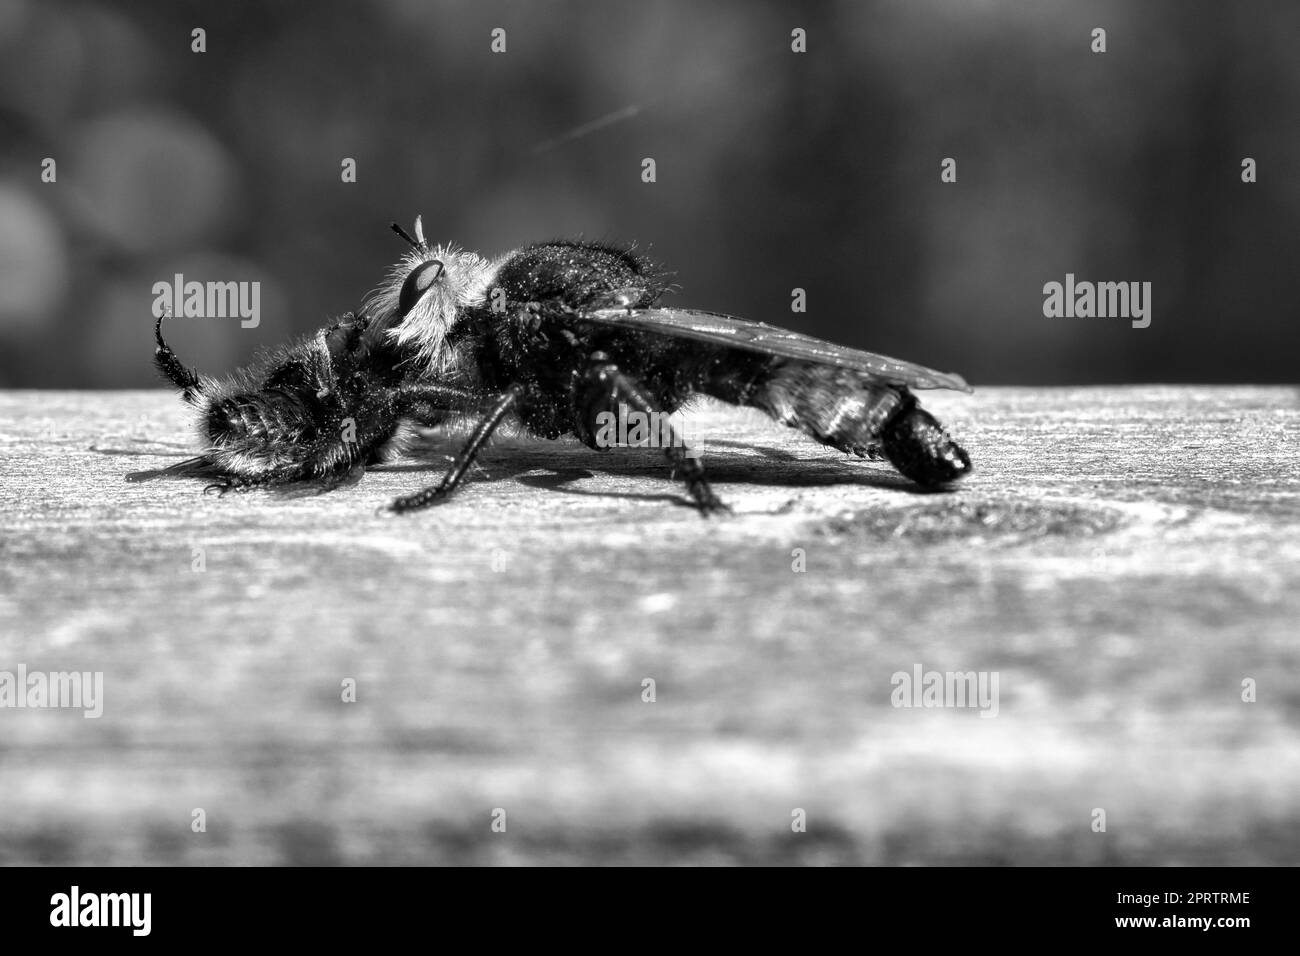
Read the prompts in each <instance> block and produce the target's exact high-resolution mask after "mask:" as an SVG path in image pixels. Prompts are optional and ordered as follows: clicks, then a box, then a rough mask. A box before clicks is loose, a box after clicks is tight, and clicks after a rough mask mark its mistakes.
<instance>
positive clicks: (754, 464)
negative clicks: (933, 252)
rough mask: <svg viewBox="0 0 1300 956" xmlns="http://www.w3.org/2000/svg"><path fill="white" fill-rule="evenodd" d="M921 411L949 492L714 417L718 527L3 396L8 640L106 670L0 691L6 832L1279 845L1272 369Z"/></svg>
mask: <svg viewBox="0 0 1300 956" xmlns="http://www.w3.org/2000/svg"><path fill="white" fill-rule="evenodd" d="M926 404H927V406H928V407H930V408H932V409H934V410H935V411H936V412H937V413H938V414H939V415H940V417H941V418H942V419H943V420H944V421H945V423H946V424H948V425H949V426H950V427H951V428H952V430H953V431H954V432H955V433H956V434H957V435H958V436H959V437H960V438H961V439H962V440H963V442H964V444H965V445H966V447H967V448H968V450H969V451H970V453H971V456H972V458H973V459H974V461H975V464H976V468H977V471H976V473H975V474H974V475H973V476H972V477H971V478H970V479H969V480H968V481H966V482H965V483H964V484H963V485H962V486H961V488H960V489H959V490H958V491H957V492H955V493H952V494H921V493H917V492H915V491H914V490H912V489H911V488H909V487H908V486H907V485H906V483H905V482H904V481H903V480H902V479H900V478H898V477H897V476H896V475H894V474H893V473H892V472H891V471H890V470H889V469H888V467H887V466H886V465H883V464H875V463H863V462H858V461H855V460H848V459H845V458H843V457H841V456H839V455H837V454H835V453H832V452H829V451H827V450H825V449H822V448H820V447H818V446H816V445H814V444H812V443H810V442H808V441H806V440H803V439H801V438H799V437H798V436H796V435H795V434H794V433H792V432H788V431H787V430H785V429H783V428H781V427H779V426H776V425H773V424H771V423H769V422H767V421H766V420H764V419H762V418H761V417H759V416H757V415H755V414H751V413H747V412H742V411H737V410H734V409H726V408H720V407H709V408H705V409H702V410H700V411H699V412H698V413H696V414H693V415H692V416H691V417H690V418H689V419H688V429H689V434H690V437H691V438H692V440H693V441H694V442H695V443H697V444H702V445H703V450H704V454H705V461H706V463H707V464H708V466H709V468H710V470H711V472H712V474H713V476H714V478H715V482H716V487H717V489H718V491H719V493H720V494H721V495H722V496H723V497H724V498H725V499H726V500H727V501H728V502H729V503H731V504H732V505H733V507H734V508H735V511H736V514H735V515H734V516H732V517H728V518H723V519H720V520H710V521H704V520H701V519H700V518H699V517H698V516H697V515H696V514H695V513H694V512H693V511H691V510H689V509H688V508H685V507H681V506H679V502H680V501H681V500H682V496H681V492H680V489H679V488H678V487H677V485H675V484H674V483H673V482H670V481H669V480H668V477H667V473H666V469H665V468H664V467H663V466H662V465H661V463H660V461H659V458H658V456H657V454H656V453H654V452H650V451H642V450H638V451H628V452H610V453H606V454H603V455H601V454H597V453H595V452H591V451H588V450H586V449H583V448H581V447H579V446H577V445H576V444H573V443H567V442H566V443H532V442H527V441H522V440H518V439H506V440H503V441H500V442H498V443H497V444H496V445H495V446H494V447H493V448H492V449H490V450H489V452H488V453H487V455H486V456H485V458H484V461H483V468H484V473H480V474H478V475H476V476H475V477H474V480H473V481H472V483H471V484H470V485H468V486H467V487H466V488H465V490H464V492H463V494H462V495H461V496H460V497H459V498H458V499H457V500H455V501H454V502H453V503H452V504H450V505H448V506H445V507H443V508H440V509H437V510H434V511H430V512H427V513H422V514H419V515H414V516H409V517H404V518H395V517H384V516H378V515H376V513H375V509H376V507H377V506H378V505H380V504H382V503H384V502H386V501H387V500H388V499H390V498H392V497H393V496H395V495H397V494H399V493H402V492H405V491H409V490H412V489H414V488H417V487H419V486H421V485H422V484H424V483H428V482H430V481H432V480H434V479H435V478H436V476H437V473H438V472H439V471H440V470H441V468H442V466H443V464H444V462H443V460H442V459H441V457H440V456H442V455H445V454H447V453H449V452H450V451H451V450H453V449H454V446H455V439H434V440H432V441H431V442H430V443H429V445H428V446H427V447H426V448H425V449H424V451H425V452H426V453H427V454H428V455H430V456H432V458H433V460H432V461H425V462H423V463H422V462H415V461H410V462H405V463H401V464H397V465H394V466H389V467H387V468H385V469H384V470H380V471H374V472H371V473H370V474H368V475H367V476H366V477H365V478H364V480H363V481H362V482H361V483H360V484H358V485H356V486H355V487H351V488H347V489H343V490H341V491H337V492H334V493H331V494H328V495H324V496H316V497H283V496H272V495H268V494H266V493H262V492H252V493H246V494H239V495H228V496H226V497H225V498H224V499H219V498H217V497H215V496H208V497H204V496H203V495H202V494H201V493H200V490H201V489H200V486H199V485H198V484H195V483H192V482H184V481H172V482H154V483H150V484H128V483H126V482H124V481H123V479H122V476H123V474H124V473H126V472H128V471H133V470H137V469H141V468H149V467H159V466H160V465H162V464H165V463H167V462H169V461H172V460H175V458H177V457H180V456H182V455H183V454H184V451H185V446H187V443H188V442H189V441H190V435H189V433H188V430H187V423H186V416H185V413H184V411H183V410H182V408H181V406H180V403H179V402H178V401H177V399H176V398H175V397H174V396H172V395H170V394H165V393H163V392H131V393H33V392H25V393H12V392H11V393H3V394H0V441H3V449H0V451H2V452H3V454H2V455H0V502H2V505H0V507H2V508H3V545H2V546H0V670H6V669H7V670H13V669H14V668H15V666H16V665H17V664H19V663H22V664H25V665H26V666H27V668H28V669H29V670H44V671H53V670H83V671H84V670H90V671H95V670H99V671H103V673H104V683H105V690H104V696H105V710H104V715H103V717H102V718H100V719H98V720H87V719H83V718H82V716H81V714H80V713H79V712H73V711H53V710H46V711H40V710H12V709H0V860H2V861H3V862H7V863H40V862H67V863H93V864H100V863H122V864H134V863H195V864H201V863H465V862H481V863H527V862H539V861H546V862H561V863H569V862H597V863H625V862H646V863H659V862H690V863H714V862H762V863H768V862H771V863H837V862H863V863H917V862H929V863H935V862H944V863H948V862H1019V863H1084V864H1093V863H1124V864H1133V863H1192V862H1204V863H1259V862H1270V863H1296V862H1300V746H1298V744H1300V739H1298V734H1297V731H1298V729H1300V683H1298V681H1297V677H1298V676H1300V667H1298V665H1300V641H1298V640H1297V638H1298V637H1300V495H1298V494H1297V492H1298V491H1300V479H1298V478H1297V470H1296V465H1297V453H1296V452H1297V447H1300V446H1298V445H1297V442H1300V411H1298V408H1300V402H1297V395H1296V390H1294V389H1289V388H1154V387H1152V388H1108V389H1005V388H1004V389H996V388H989V389H981V390H980V391H979V392H978V393H977V394H976V395H975V396H973V397H970V398H966V397H962V396H948V395H933V396H926ZM157 442H168V443H173V444H174V445H177V446H182V447H175V448H173V447H168V446H165V445H159V444H157ZM92 446H94V449H95V450H92ZM173 456H175V457H173ZM195 548H201V549H203V555H204V560H205V562H206V570H204V571H201V572H197V571H194V570H192V566H193V561H194V554H195V552H194V550H193V549H195ZM796 548H802V549H804V552H805V554H806V562H807V570H806V572H805V573H795V572H793V571H792V562H793V561H794V560H795V559H794V558H793V557H792V552H793V551H794V549H796ZM494 568H495V569H494ZM916 664H920V665H922V666H923V667H924V668H925V669H927V670H930V669H934V670H960V671H967V670H977V671H979V670H985V671H997V672H998V673H999V675H1000V707H999V713H998V716H997V717H996V718H994V719H980V718H979V717H977V715H976V713H975V712H973V711H971V710H962V709H955V708H948V709H939V710H924V709H901V708H894V707H892V706H891V704H890V696H891V692H892V689H893V688H892V686H891V675H892V674H894V673H895V672H897V671H909V672H910V671H911V670H912V668H913V667H914V665H916ZM346 678H354V679H355V680H356V681H357V698H358V699H357V702H356V703H344V702H343V701H342V700H341V684H342V682H343V681H344V679H346ZM645 678H653V679H654V680H655V682H656V700H655V702H654V703H645V702H643V701H642V681H643V679H645ZM1245 678H1254V679H1255V680H1256V681H1257V684H1258V700H1257V702H1255V703H1244V702H1243V701H1242V699H1241V693H1242V686H1241V682H1242V680H1243V679H1245ZM200 807H201V808H203V809H204V811H205V813H206V819H207V832H205V833H194V832H192V830H191V819H192V811H193V810H194V809H195V808H200ZM498 807H499V808H504V809H505V810H506V820H507V830H506V832H505V833H493V832H491V826H490V825H491V821H492V812H493V809H494V808H498ZM794 808H803V809H804V810H805V811H806V813H807V821H808V827H807V832H806V833H793V832H791V825H790V824H791V811H792V810H793V809H794ZM1094 808H1103V809H1105V810H1106V814H1107V826H1106V832H1105V833H1095V832H1093V831H1092V828H1091V824H1092V821H1093V816H1092V812H1093V809H1094Z"/></svg>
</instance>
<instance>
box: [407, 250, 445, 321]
mask: <svg viewBox="0 0 1300 956" xmlns="http://www.w3.org/2000/svg"><path fill="white" fill-rule="evenodd" d="M442 273H443V266H442V262H441V260H438V259H430V260H429V261H428V262H422V263H420V264H419V265H418V266H416V267H415V268H414V269H412V270H411V274H410V275H409V276H407V277H406V281H404V282H403V283H402V294H401V296H400V297H399V298H398V301H397V310H398V311H399V312H400V313H402V315H405V314H406V313H407V312H410V311H411V309H412V308H413V307H414V306H415V303H417V302H419V301H420V299H421V298H423V297H424V294H425V293H426V292H428V291H429V289H430V288H432V287H433V286H434V285H435V284H436V283H437V282H438V280H439V279H441V278H442Z"/></svg>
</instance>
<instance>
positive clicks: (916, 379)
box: [578, 308, 971, 392]
mask: <svg viewBox="0 0 1300 956" xmlns="http://www.w3.org/2000/svg"><path fill="white" fill-rule="evenodd" d="M578 318H579V319H581V320H583V321H587V322H594V323H597V324H599V325H607V326H614V327H619V328H628V329H636V330H638V331H643V332H652V333H655V334H658V335H670V336H673V337H674V338H683V339H696V340H698V341H701V342H713V343H717V344H719V345H730V346H731V347H733V348H738V349H747V350H748V351H751V352H762V353H763V354H765V355H779V356H782V357H784V358H792V359H800V360H802V361H805V362H815V363H817V364H819V365H834V366H838V367H840V368H848V369H853V370H855V371H858V372H862V373H864V374H866V375H868V376H870V377H871V378H873V379H875V380H876V381H879V382H880V383H881V384H884V385H895V386H898V385H906V386H907V387H909V388H951V389H956V390H957V391H959V392H969V391H971V387H970V386H969V385H967V384H966V380H965V379H964V378H962V377H961V376H960V375H956V374H954V373H951V372H936V371H935V370H934V369H931V368H926V367H925V366H924V365H914V364H913V363H911V362H904V361H902V360H901V359H895V358H890V357H889V356H887V355H876V354H875V353H874V352H862V351H859V350H858V349H851V348H847V347H845V346H843V345H835V344H833V343H831V342H826V341H823V340H822V339H815V338H813V337H812V336H811V335H800V334H799V333H798V332H791V331H790V330H788V329H782V328H779V327H777V326H775V325H767V324H765V323H763V322H751V321H749V320H748V319H740V318H737V317H735V316H734V315H723V314H722V313H720V312H701V311H698V310H696V309H661V308H655V309H594V310H592V311H589V312H583V313H582V314H581V315H580V316H578Z"/></svg>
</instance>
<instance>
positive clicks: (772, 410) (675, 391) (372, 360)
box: [143, 218, 971, 515]
mask: <svg viewBox="0 0 1300 956" xmlns="http://www.w3.org/2000/svg"><path fill="white" fill-rule="evenodd" d="M393 229H394V230H395V231H396V232H397V233H398V234H399V235H401V236H402V238H403V239H404V240H406V242H407V243H408V244H409V245H410V247H411V251H410V252H408V253H407V254H406V256H405V257H404V258H403V259H402V260H401V261H400V262H399V263H398V264H397V266H396V267H395V268H394V269H393V270H392V271H391V272H390V274H389V276H388V277H387V279H386V281H385V282H384V283H383V284H382V285H381V286H380V288H379V289H378V290H377V291H376V292H375V293H373V294H372V295H371V297H370V298H369V299H368V300H367V301H366V303H365V304H364V306H363V308H362V309H361V311H360V312H358V313H355V314H349V315H347V316H345V317H344V318H343V319H342V320H340V321H339V322H336V323H334V324H333V325H331V326H329V327H327V328H326V329H323V330H322V331H321V332H319V333H317V335H316V336H315V337H313V338H312V339H309V340H308V341H306V342H304V343H301V344H299V345H298V346H295V347H292V348H290V349H288V350H285V351H284V352H282V353H280V354H278V355H276V356H274V357H273V358H272V359H271V360H269V361H267V362H265V363H263V364H262V365H261V366H259V367H258V368H256V369H254V370H253V371H250V372H243V373H240V374H239V375H237V376H235V378H233V379H230V380H227V381H222V382H218V381H214V380H210V379H200V378H199V377H198V376H197V375H195V374H194V373H193V372H192V371H190V370H189V369H187V368H186V367H185V366H184V365H183V364H182V363H181V362H180V361H179V360H178V359H177V358H176V356H175V355H174V354H173V353H172V351H171V349H170V348H169V347H168V346H167V345H166V343H165V342H164V341H163V339H162V335H161V330H160V328H161V327H160V326H159V327H158V328H157V329H156V335H157V342H158V345H157V350H156V364H157V365H158V367H159V369H160V370H161V371H162V373H163V375H164V376H166V377H167V378H168V379H169V380H170V381H171V382H172V383H173V384H175V385H176V386H177V387H178V388H180V389H181V391H182V395H183V397H184V398H185V399H186V400H187V401H189V402H191V403H192V404H195V405H197V406H198V407H199V409H200V425H201V429H200V430H201V432H202V433H203V439H204V441H205V443H206V445H207V450H206V451H205V452H204V453H203V454H202V455H201V456H199V457H198V458H193V459H190V460H188V461H185V462H181V463H179V464H178V465H173V466H172V467H171V468H167V469H163V470H162V471H161V472H149V473H144V474H143V477H153V476H155V475H158V474H169V475H189V476H194V477H207V478H211V479H213V480H214V482H215V483H216V485H217V487H218V488H220V489H221V490H225V489H227V488H231V487H244V486H249V485H282V484H288V483H292V482H299V481H313V482H318V483H321V484H324V485H327V486H328V485H333V484H338V483H341V482H342V481H343V480H350V479H353V478H355V477H359V475H360V472H361V471H362V470H364V468H365V467H366V466H367V465H369V464H373V463H375V462H377V461H380V460H383V459H384V457H386V455H387V454H389V453H390V452H391V451H392V449H393V447H394V445H395V444H398V443H399V440H400V439H399V435H400V432H399V426H400V425H401V424H402V423H404V422H407V421H410V422H414V423H415V424H420V425H426V426H436V425H440V424H442V423H444V422H445V421H446V420H447V419H448V418H450V417H452V416H464V415H469V416H471V417H472V418H473V419H474V421H475V424H474V427H473V429H472V431H471V433H470V436H469V438H468V440H467V441H466V443H465V445H464V446H463V448H462V449H461V451H460V453H459V454H458V455H456V457H455V459H454V460H453V461H452V464H451V466H450V467H449V469H448V470H447V472H446V474H445V475H444V476H443V478H442V480H441V481H439V482H438V483H437V484H436V485H433V486H431V487H428V488H425V489H423V490H421V491H418V492H416V493H414V494H411V495H407V496H405V497H402V498H398V499H397V500H395V501H394V502H392V504H391V505H390V506H389V510H391V511H395V512H409V511H415V510H418V509H420V508H425V507H428V506H430V505H434V504H437V503H439V502H441V501H444V500H445V499H446V498H447V497H448V496H449V495H450V494H451V493H452V492H453V491H454V490H455V489H456V487H457V486H458V485H459V484H460V483H461V481H462V479H463V478H464V477H465V475H466V473H467V472H468V471H469V469H470V467H471V466H472V465H473V463H474V461H475V459H476V458H477V456H478V454H479V452H480V451H481V450H482V448H483V446H484V445H485V444H486V443H487V441H488V440H489V439H490V438H491V436H492V433H493V432H494V431H495V430H496V429H497V427H498V426H500V425H501V423H502V422H504V421H506V420H513V421H515V422H517V423H518V424H520V425H522V426H523V428H524V429H525V431H527V432H528V433H530V434H532V435H534V436H538V437H541V438H549V439H556V438H560V437H562V436H565V435H574V436H576V437H577V438H578V439H579V440H580V441H582V442H583V443H584V444H586V445H587V446H589V447H591V448H595V449H600V450H604V447H605V443H603V442H601V441H599V440H598V434H599V428H598V422H599V421H601V420H602V419H601V416H602V415H603V414H617V413H618V412H619V411H620V410H621V409H630V410H634V411H636V412H640V413H643V414H646V415H653V414H655V413H659V414H660V415H667V414H670V413H672V412H674V411H676V410H677V409H678V408H680V407H681V406H682V405H683V404H684V403H686V402H687V401H689V400H690V399H692V398H693V397H696V396H700V395H707V396H712V397H713V398H717V399H720V400H722V401H724V402H729V403H731V404H734V405H744V406H749V407H752V408H757V409H760V410H762V411H764V412H766V413H767V414H768V415H770V416H771V417H773V418H775V419H776V420H777V421H780V422H782V423H784V424H786V425H789V426H791V427H793V428H797V429H798V430H800V431H802V432H803V433H805V434H807V435H809V436H811V437H812V438H815V439H816V440H817V441H819V442H821V443H822V444H825V445H829V446H830V447H832V448H836V449H838V450H840V451H844V452H848V453H851V454H855V455H858V456H861V457H870V458H876V459H878V458H884V459H887V460H888V461H889V462H890V463H891V464H892V465H893V466H894V467H895V468H897V469H898V470H899V471H900V472H902V473H903V474H904V475H905V476H907V477H908V478H910V479H912V480H913V481H915V482H916V483H918V484H920V485H923V486H926V487H937V486H943V485H946V484H948V483H950V482H953V481H955V480H957V479H959V478H961V477H962V476H963V475H965V474H966V473H967V472H969V471H970V469H971V463H970V458H969V457H968V456H967V454H966V452H965V451H964V450H963V449H962V448H961V447H960V446H959V445H958V444H957V443H956V442H954V441H953V440H952V439H951V438H950V437H949V436H948V434H947V432H946V431H945V430H944V428H943V426H942V425H940V424H939V422H938V421H936V420H935V418H934V417H933V416H931V415H930V414H929V413H928V412H926V411H924V410H923V409H922V408H921V407H920V404H919V403H918V402H917V399H916V397H915V396H914V395H913V393H912V389H924V388H951V389H957V390H960V391H970V388H969V387H968V386H967V385H966V382H965V381H964V380H963V379H962V378H961V377H960V376H958V375H952V374H946V373H942V372H935V371H933V370H931V369H928V368H924V367H922V366H919V365H913V364H911V363H909V362H901V361H898V360H896V359H891V358H886V357H885V356H882V355H875V354H872V353H870V352H861V351H857V350H854V349H849V348H844V347H842V346H838V345H833V344H831V343H829V342H824V341H821V340H819V339H815V338H811V337H809V336H806V335H800V334H798V333H795V332H789V331H786V330H785V329H780V328H777V327H775V326H771V325H765V324H763V323H760V322H750V321H746V320H744V319H739V318H735V317H732V316H727V315H721V314H718V313H713V312H701V311H696V310H690V309H675V308H668V307H664V306H661V305H660V304H659V300H660V299H661V298H662V296H663V295H664V293H665V292H666V291H667V290H668V276H667V274H665V273H663V272H662V271H660V270H659V269H658V268H656V267H655V266H654V265H653V264H652V263H651V262H650V261H649V260H647V259H646V258H644V257H642V256H639V255H635V254H634V253H633V252H632V251H630V250H628V249H625V248H620V247H616V246H611V245H606V244H603V243H596V242H569V241H560V242H548V243H541V244H537V245H531V246H527V247H525V248H523V249H520V250H516V251H514V252H510V253H507V254H506V255H504V256H502V257H500V258H498V259H494V260H488V259H485V258H483V257H481V256H479V255H477V254H475V253H473V252H469V251H465V250H461V249H458V248H456V247H455V246H450V245H438V246H434V245H430V244H429V243H428V242H427V241H426V239H425V238H424V233H423V229H422V225H421V222H420V220H419V219H418V218H417V219H416V223H415V235H414V236H411V235H410V234H408V233H407V232H406V231H405V230H403V229H401V227H399V226H397V225H396V224H394V225H393ZM605 420H608V419H605ZM348 423H351V425H352V426H353V427H352V429H351V432H350V433H349V432H348V429H347V427H346V426H347V425H348ZM666 437H667V439H668V440H666V441H664V442H663V444H664V446H665V447H664V452H665V454H666V455H667V457H668V460H669V462H670V463H671V465H672V467H673V470H674V471H675V472H676V473H677V474H678V475H680V477H681V478H682V479H683V480H684V481H685V483H686V489H687V491H688V493H689V494H690V496H691V499H692V501H693V503H694V504H695V506H696V507H697V508H698V509H699V510H700V511H701V512H702V513H703V514H706V515H707V514H709V513H711V512H715V511H719V510H725V505H723V504H722V503H721V502H720V501H719V500H718V498H717V496H716V495H715V494H714V493H713V491H712V489H711V488H710V487H709V483H708V480H707V478H706V476H705V471H704V467H703V464H702V463H701V461H700V460H699V458H698V456H696V455H694V454H693V453H691V452H690V451H689V450H688V449H687V448H686V446H685V443H684V442H683V441H681V440H680V436H679V435H676V434H675V433H671V429H670V434H669V435H667V436H666Z"/></svg>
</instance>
